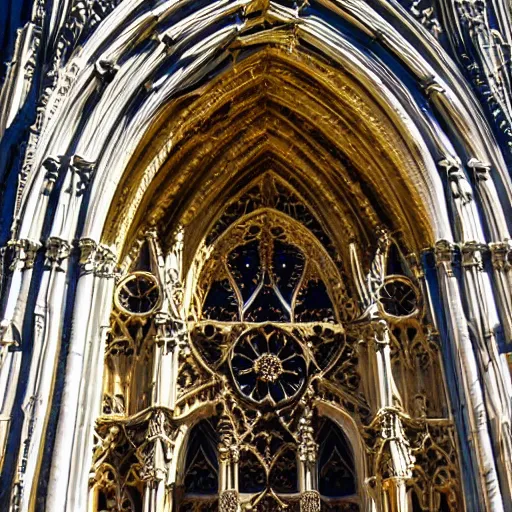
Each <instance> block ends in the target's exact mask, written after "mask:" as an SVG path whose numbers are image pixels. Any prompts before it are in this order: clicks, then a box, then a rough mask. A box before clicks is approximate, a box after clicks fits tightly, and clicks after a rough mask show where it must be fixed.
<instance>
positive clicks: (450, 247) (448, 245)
mask: <svg viewBox="0 0 512 512" xmlns="http://www.w3.org/2000/svg"><path fill="white" fill-rule="evenodd" d="M454 253H455V245H454V244H453V243H452V242H449V241H448V240H438V241H437V242H436V243H435V246H434V258H435V262H436V266H437V267H443V268H445V270H446V271H447V272H448V274H450V275H451V274H452V270H453V267H452V263H453V255H454Z"/></svg>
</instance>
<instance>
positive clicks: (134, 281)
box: [114, 272, 161, 316]
mask: <svg viewBox="0 0 512 512" xmlns="http://www.w3.org/2000/svg"><path fill="white" fill-rule="evenodd" d="M160 301H161V294H160V285H159V283H158V281H157V279H156V278H155V276H153V274H151V273H149V272H134V273H132V274H129V275H127V276H126V277H124V278H123V279H122V280H121V281H120V282H119V284H118V285H117V288H116V292H115V295H114V302H115V305H116V307H117V308H118V309H119V311H122V312H124V313H125V314H127V315H133V316H147V315H150V314H151V313H153V312H155V310H156V309H157V308H158V306H159V304H160Z"/></svg>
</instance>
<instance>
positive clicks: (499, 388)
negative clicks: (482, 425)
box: [462, 242, 512, 512]
mask: <svg viewBox="0 0 512 512" xmlns="http://www.w3.org/2000/svg"><path fill="white" fill-rule="evenodd" d="M484 250H486V246H484V245H482V244H478V243H476V242H473V243H466V244H464V245H463V247H462V268H463V276H464V291H465V296H466V301H467V304H468V316H469V325H470V326H471V329H472V332H473V335H474V343H475V344H474V352H475V354H476V359H477V361H478V363H479V368H480V374H481V376H482V382H483V387H484V397H485V403H486V410H487V414H488V417H489V425H490V430H491V433H492V438H493V444H494V449H495V454H496V462H497V470H498V473H499V475H500V484H501V487H502V493H503V496H508V497H509V499H504V505H505V509H506V510H507V511H509V512H510V511H511V510H512V495H511V490H512V437H511V425H510V422H511V407H510V394H509V390H510V374H509V372H508V370H507V369H505V368H503V367H502V365H501V361H500V356H499V349H498V343H497V340H496V333H495V330H494V329H495V325H496V324H497V311H496V306H495V303H494V300H493V296H492V293H491V291H490V282H489V281H488V276H487V274H486V273H485V272H484V266H483V260H482V253H483V251H484Z"/></svg>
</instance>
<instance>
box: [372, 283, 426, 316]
mask: <svg viewBox="0 0 512 512" xmlns="http://www.w3.org/2000/svg"><path fill="white" fill-rule="evenodd" d="M379 303H380V307H381V309H382V311H383V312H384V313H386V314H387V315H390V316H395V317H408V316H412V315H414V314H416V313H417V312H418V309H419V298H418V293H417V291H416V289H415V287H414V286H413V284H412V283H411V282H410V280H409V279H407V278H406V277H402V276H388V277H387V278H386V280H385V281H384V284H383V285H382V286H381V287H380V289H379Z"/></svg>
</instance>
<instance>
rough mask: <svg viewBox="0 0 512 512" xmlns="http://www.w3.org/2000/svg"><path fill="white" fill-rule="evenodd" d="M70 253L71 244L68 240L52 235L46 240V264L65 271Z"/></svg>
mask: <svg viewBox="0 0 512 512" xmlns="http://www.w3.org/2000/svg"><path fill="white" fill-rule="evenodd" d="M70 254H71V244H70V243H69V242H68V241H67V240H64V239H63V238H59V237H57V236H51V237H50V238H48V239H47V240H46V253H45V261H44V264H45V266H47V267H50V268H55V269H56V270H58V271H60V272H65V271H66V269H67V259H68V258H69V255H70Z"/></svg>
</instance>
